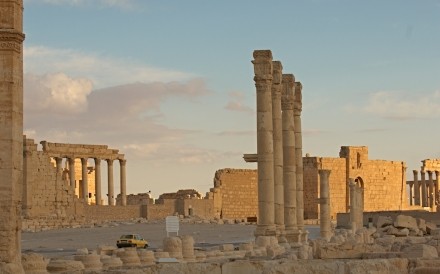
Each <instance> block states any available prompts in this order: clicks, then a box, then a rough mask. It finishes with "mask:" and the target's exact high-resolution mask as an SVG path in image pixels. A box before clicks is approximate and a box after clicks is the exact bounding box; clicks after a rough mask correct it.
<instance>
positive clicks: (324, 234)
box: [319, 169, 332, 241]
mask: <svg viewBox="0 0 440 274" xmlns="http://www.w3.org/2000/svg"><path fill="white" fill-rule="evenodd" d="M330 172H331V171H330V170H328V169H320V170H319V182H320V184H319V186H320V189H319V227H320V233H321V238H324V239H326V240H327V241H329V240H330V238H331V236H332V227H331V225H332V224H331V216H330V190H329V177H330Z"/></svg>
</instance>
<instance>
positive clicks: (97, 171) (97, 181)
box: [95, 158, 102, 205]
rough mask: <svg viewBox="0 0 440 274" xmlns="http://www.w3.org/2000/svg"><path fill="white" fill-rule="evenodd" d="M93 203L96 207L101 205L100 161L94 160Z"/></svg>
mask: <svg viewBox="0 0 440 274" xmlns="http://www.w3.org/2000/svg"><path fill="white" fill-rule="evenodd" d="M95 192H96V196H95V200H96V201H95V202H96V205H101V204H102V191H101V159H99V158H95Z"/></svg>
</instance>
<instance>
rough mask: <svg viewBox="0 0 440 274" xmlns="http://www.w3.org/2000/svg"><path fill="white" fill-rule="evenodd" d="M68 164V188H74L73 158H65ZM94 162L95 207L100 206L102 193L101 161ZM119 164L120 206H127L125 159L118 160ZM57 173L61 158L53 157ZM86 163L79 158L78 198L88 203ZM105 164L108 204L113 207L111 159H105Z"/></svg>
mask: <svg viewBox="0 0 440 274" xmlns="http://www.w3.org/2000/svg"><path fill="white" fill-rule="evenodd" d="M67 160H68V163H69V179H70V186H71V187H75V158H74V157H69V158H67ZM94 160H95V191H96V205H101V204H102V202H101V201H102V192H101V159H100V158H94ZM118 160H119V164H120V172H119V174H120V187H121V198H122V199H121V202H122V205H123V206H125V205H127V192H126V189H127V182H126V163H127V160H125V159H118ZM55 161H56V168H57V172H58V173H61V172H62V161H63V158H61V157H55ZM87 161H88V158H81V172H82V193H81V194H80V198H83V199H84V201H86V202H88V197H89V189H88V181H87V174H88V170H87ZM105 161H106V162H107V171H108V173H107V180H108V204H109V205H115V200H114V196H115V194H114V183H113V161H114V160H113V159H106V160H105Z"/></svg>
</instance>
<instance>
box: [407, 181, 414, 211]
mask: <svg viewBox="0 0 440 274" xmlns="http://www.w3.org/2000/svg"><path fill="white" fill-rule="evenodd" d="M408 187H409V205H410V206H412V205H414V202H413V200H414V199H413V196H414V182H412V183H409V184H408Z"/></svg>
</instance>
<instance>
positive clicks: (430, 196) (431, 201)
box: [428, 170, 435, 211]
mask: <svg viewBox="0 0 440 274" xmlns="http://www.w3.org/2000/svg"><path fill="white" fill-rule="evenodd" d="M428 178H429V188H428V189H429V191H428V199H429V207H430V208H431V211H434V207H435V203H434V195H435V194H434V180H433V178H432V171H431V170H428Z"/></svg>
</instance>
